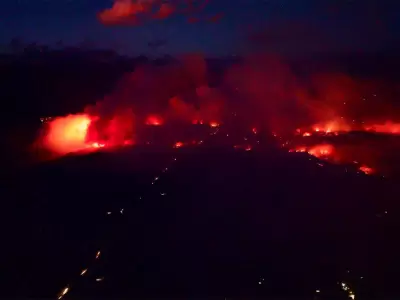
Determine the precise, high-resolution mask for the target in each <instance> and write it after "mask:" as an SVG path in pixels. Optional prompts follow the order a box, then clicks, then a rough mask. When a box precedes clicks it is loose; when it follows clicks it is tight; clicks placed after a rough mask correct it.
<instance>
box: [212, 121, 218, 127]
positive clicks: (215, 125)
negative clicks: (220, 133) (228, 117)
mask: <svg viewBox="0 0 400 300" xmlns="http://www.w3.org/2000/svg"><path fill="white" fill-rule="evenodd" d="M210 126H211V127H213V128H215V127H218V126H219V124H218V123H217V122H211V123H210Z"/></svg>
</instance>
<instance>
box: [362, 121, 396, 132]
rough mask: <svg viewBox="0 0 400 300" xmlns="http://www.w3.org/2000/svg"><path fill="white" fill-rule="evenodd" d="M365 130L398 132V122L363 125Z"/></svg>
mask: <svg viewBox="0 0 400 300" xmlns="http://www.w3.org/2000/svg"><path fill="white" fill-rule="evenodd" d="M365 130H367V131H373V132H379V133H389V134H400V123H393V122H391V121H387V122H386V123H384V124H372V125H368V126H365Z"/></svg>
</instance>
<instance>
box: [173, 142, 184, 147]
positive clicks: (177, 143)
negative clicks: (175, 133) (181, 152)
mask: <svg viewBox="0 0 400 300" xmlns="http://www.w3.org/2000/svg"><path fill="white" fill-rule="evenodd" d="M182 146H183V143H182V142H176V143H175V145H174V148H181V147H182Z"/></svg>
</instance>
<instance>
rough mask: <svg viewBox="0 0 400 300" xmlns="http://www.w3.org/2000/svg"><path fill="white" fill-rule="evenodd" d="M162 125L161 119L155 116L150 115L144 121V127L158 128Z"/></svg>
mask: <svg viewBox="0 0 400 300" xmlns="http://www.w3.org/2000/svg"><path fill="white" fill-rule="evenodd" d="M163 123H164V121H163V119H162V118H161V117H160V116H157V115H150V116H148V117H147V119H146V125H152V126H160V125H162V124H163Z"/></svg>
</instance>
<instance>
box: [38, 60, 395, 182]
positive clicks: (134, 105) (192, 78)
mask: <svg viewBox="0 0 400 300" xmlns="http://www.w3.org/2000/svg"><path fill="white" fill-rule="evenodd" d="M208 74H209V71H208V67H207V62H206V60H205V59H203V57H202V56H201V55H188V56H185V57H182V59H181V60H180V61H179V62H174V63H171V64H169V65H164V66H152V65H145V66H142V67H139V68H137V69H136V70H135V71H134V72H132V73H129V74H126V75H125V76H123V78H121V80H120V81H119V83H118V84H117V86H116V88H115V90H114V92H113V93H111V94H109V95H107V96H106V97H104V99H102V100H100V101H98V102H97V103H95V104H92V105H89V106H87V107H86V108H84V109H83V110H82V113H80V114H74V115H68V116H65V117H52V118H49V117H46V118H42V119H41V121H42V123H44V124H45V128H44V134H43V135H41V137H40V144H41V145H42V146H43V147H44V148H46V149H48V150H50V151H51V152H53V153H55V154H57V155H65V154H68V153H72V152H82V151H83V152H87V151H96V150H99V149H104V148H110V147H121V146H126V145H133V144H137V143H141V144H151V143H150V142H149V141H148V139H147V137H146V136H145V132H146V130H143V128H144V127H149V126H150V127H165V126H170V125H171V124H175V125H176V124H178V125H179V126H181V127H182V126H183V127H190V126H193V125H197V126H207V127H210V128H211V129H212V128H219V127H220V126H221V124H222V125H223V126H225V125H226V126H232V123H233V124H239V126H241V127H249V128H248V129H249V130H251V131H252V132H253V133H254V134H259V131H260V130H259V129H263V132H269V134H273V135H274V136H275V137H276V138H277V139H278V141H279V144H280V146H281V147H283V148H285V149H287V150H288V151H289V152H294V153H296V152H297V153H298V152H300V153H301V152H304V153H308V154H309V155H312V156H315V157H317V158H319V159H323V160H328V161H330V162H333V163H343V164H347V163H352V162H354V161H357V162H360V163H357V164H359V170H360V171H362V172H364V173H366V174H373V173H375V172H376V171H377V170H379V171H381V170H382V171H387V169H388V167H387V166H388V165H389V164H388V163H386V166H383V165H382V157H383V156H384V155H383V154H381V153H380V151H393V149H397V148H396V147H398V141H397V139H396V136H397V135H398V134H400V123H396V121H395V120H396V119H397V110H396V109H395V107H393V105H391V104H390V103H391V101H392V99H390V98H389V97H388V98H387V99H386V98H383V97H385V93H382V94H378V92H375V91H382V90H385V89H392V87H391V86H387V85H385V84H383V83H381V82H375V81H371V80H365V79H358V78H353V77H351V76H349V75H344V74H326V73H321V74H309V75H307V76H306V78H300V77H299V76H297V75H295V73H294V72H293V71H292V70H291V67H290V66H289V65H288V64H285V63H284V62H282V61H281V60H280V59H278V58H276V57H272V56H268V55H265V56H257V57H249V58H248V59H246V60H245V61H243V62H240V63H236V64H233V65H232V66H231V67H229V68H228V69H227V70H226V71H225V73H224V76H223V79H222V81H221V83H220V84H219V85H218V86H217V87H210V86H209V85H208V83H207V82H208ZM155 87H156V88H155ZM387 94H390V93H387ZM391 94H393V93H391ZM232 111H235V113H232ZM236 112H238V113H236ZM233 115H234V116H233ZM227 124H229V125H227ZM254 124H257V126H254ZM235 126H236V125H235ZM171 128H172V127H169V130H171ZM174 128H176V127H174ZM355 134H356V135H355ZM377 135H385V136H391V137H392V139H390V140H389V139H386V140H385V141H386V142H387V143H388V146H384V147H383V146H379V142H374V143H370V142H365V141H367V140H371V139H375V140H376V136H377ZM176 140H180V138H175V142H174V143H175V144H173V147H174V148H181V147H183V146H185V145H190V144H193V143H192V141H190V138H188V141H184V140H181V141H179V142H176ZM355 140H357V141H358V142H357V143H356V144H355V143H354V141H355ZM195 144H197V142H196V143H195ZM235 148H236V149H243V150H246V151H249V150H251V149H252V147H251V145H250V144H243V145H237V146H235ZM377 149H378V150H377Z"/></svg>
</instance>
